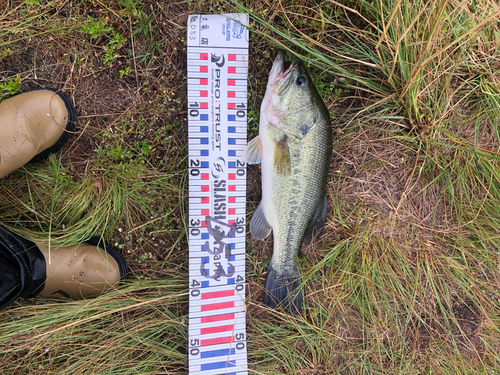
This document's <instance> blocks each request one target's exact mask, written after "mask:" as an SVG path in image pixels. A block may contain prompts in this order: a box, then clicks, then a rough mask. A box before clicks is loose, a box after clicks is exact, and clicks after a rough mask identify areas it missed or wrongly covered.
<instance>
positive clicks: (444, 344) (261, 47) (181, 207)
mask: <svg viewBox="0 0 500 375" xmlns="http://www.w3.org/2000/svg"><path fill="white" fill-rule="evenodd" d="M88 4H92V6H93V7H92V9H93V10H92V12H89V11H88V9H89V8H88ZM241 10H243V11H247V12H248V13H250V15H251V20H252V25H251V63H250V77H251V79H250V80H249V83H250V87H249V105H250V106H251V108H250V109H251V110H252V111H253V114H252V115H251V116H250V117H251V119H250V122H249V134H251V135H254V134H256V132H257V125H256V124H257V123H258V114H257V113H258V111H259V106H260V100H261V99H262V97H263V90H264V87H265V82H266V80H267V72H268V71H269V68H270V65H271V63H272V59H273V58H274V56H275V51H277V49H279V48H285V49H288V50H289V51H291V52H293V53H295V54H297V55H299V56H302V57H303V58H304V59H305V60H306V61H307V62H308V64H309V67H310V71H311V75H312V76H313V77H314V79H315V81H316V84H317V86H318V88H319V89H320V91H321V93H322V95H323V97H324V101H325V103H326V104H327V106H328V107H329V108H330V111H331V115H332V119H333V123H334V125H335V126H334V140H335V143H334V157H333V159H332V164H331V169H330V177H329V184H328V199H329V206H330V209H329V215H328V221H327V226H326V230H325V235H324V237H323V238H322V239H321V240H319V241H317V242H316V243H314V244H312V245H309V246H306V247H304V248H303V250H302V256H301V258H300V267H301V270H302V273H303V276H304V277H303V280H304V281H305V283H304V291H305V301H306V308H305V310H304V314H302V315H297V316H290V315H288V314H286V313H284V312H282V311H270V310H269V309H267V308H266V307H265V306H264V305H263V303H262V297H263V285H264V280H265V277H266V274H265V272H266V266H267V262H268V260H269V257H270V254H271V251H272V241H263V242H259V241H254V240H253V239H251V238H250V236H249V237H248V240H247V250H248V251H247V254H248V256H247V258H248V262H247V280H248V284H247V288H248V294H247V296H248V298H247V307H248V309H247V333H248V340H249V341H248V352H249V366H250V370H251V372H253V373H261V374H301V375H302V374H494V373H496V372H497V370H496V369H497V368H498V364H499V363H500V356H499V354H498V353H499V349H500V332H499V329H498V327H499V326H500V314H499V313H498V311H500V309H499V307H500V292H499V289H498V285H499V284H498V280H499V279H500V274H499V261H500V258H499V256H500V254H499V253H498V249H499V248H500V236H499V234H498V228H499V227H500V210H499V209H498V207H499V205H498V202H499V201H500V172H499V171H500V168H499V167H500V166H499V156H500V137H499V135H500V132H499V130H498V124H499V123H500V121H499V118H500V108H499V103H500V100H499V94H500V80H499V79H498V77H497V76H498V71H499V69H500V65H499V61H498V52H499V51H498V49H499V48H500V40H499V39H500V31H499V29H498V25H497V23H498V18H499V17H500V9H499V8H498V5H497V4H495V3H494V2H493V1H489V0H485V1H477V2H472V3H471V2H466V1H460V0H452V1H437V0H429V1H423V0H418V1H414V2H409V1H405V0H401V1H399V0H385V1H378V2H368V1H333V0H328V1H320V0H298V1H296V0H289V1H281V2H274V3H272V4H264V3H262V2H260V3H253V2H248V3H239V2H236V1H227V2H224V3H219V2H208V3H207V4H205V3H204V2H188V3H179V4H177V3H175V4H170V3H169V4H163V5H162V6H159V5H157V4H156V3H155V2H152V1H148V0H144V1H125V0H120V1H116V2H108V1H106V2H92V1H91V2H86V1H76V2H73V4H72V8H71V9H69V7H68V6H67V4H65V3H60V2H57V1H56V2H46V3H44V4H41V2H36V1H24V2H23V1H20V2H18V3H16V4H15V5H11V6H10V7H9V8H8V10H7V11H6V12H5V13H2V15H1V16H0V22H2V23H3V25H5V29H6V30H10V31H11V32H10V33H4V34H2V35H0V65H1V66H2V68H3V69H2V71H4V72H6V73H5V76H4V77H3V78H4V79H3V80H2V85H1V86H0V89H1V90H2V93H1V95H9V94H12V92H14V91H16V90H18V89H19V86H18V85H19V84H20V85H21V87H20V88H21V90H25V89H29V88H34V87H40V86H43V85H47V84H48V83H50V84H55V85H56V86H57V87H58V88H61V89H64V91H65V92H67V93H69V95H70V96H71V97H72V98H73V99H74V100H75V102H76V104H77V110H78V113H79V126H78V128H77V134H75V136H74V137H73V140H72V141H71V142H70V144H69V145H67V146H66V147H65V149H63V151H62V153H60V154H58V155H57V156H55V157H51V158H50V159H49V160H48V161H47V162H45V163H39V164H36V165H30V166H26V167H25V168H24V169H22V170H20V171H17V172H15V173H13V174H11V175H10V176H8V177H6V178H4V179H2V184H1V185H0V197H2V199H1V200H0V222H1V223H2V225H4V226H7V227H8V228H9V229H12V230H13V231H15V232H16V233H19V234H22V235H25V236H30V237H32V238H33V237H34V238H37V239H38V240H40V241H47V240H48V238H49V236H50V239H51V242H52V241H55V243H61V244H69V243H75V242H79V241H81V240H82V239H86V238H88V237H89V236H93V235H97V236H102V237H104V238H105V239H106V240H107V241H109V242H111V243H112V244H113V245H115V246H116V247H118V248H119V249H120V250H121V251H122V253H123V254H124V255H125V256H126V258H127V260H128V262H129V266H130V268H131V270H132V275H131V278H130V280H129V281H127V283H126V285H125V286H124V288H122V289H119V290H117V291H113V292H111V293H107V294H106V295H103V296H101V297H99V298H96V299H93V300H88V301H77V302H57V301H50V300H43V299H34V300H31V301H17V302H15V303H14V304H13V305H12V306H11V307H9V308H8V309H6V310H4V311H2V315H1V317H0V327H1V328H0V332H1V333H0V368H1V369H2V371H0V372H3V373H6V374H25V373H30V374H31V373H33V374H49V373H62V374H66V373H67V374H75V373H76V374H79V373H81V374H87V373H96V374H105V373H106V374H108V373H109V374H113V373H117V374H152V373H155V374H156V373H158V374H160V373H163V374H185V373H187V356H186V342H187V301H188V298H187V274H188V271H187V270H188V265H187V237H186V236H185V227H184V226H185V224H184V223H185V220H186V214H187V212H188V211H187V203H188V201H187V186H186V174H185V160H186V154H187V149H186V147H185V144H186V139H187V138H186V137H187V124H186V119H185V117H186V115H185V109H184V107H183V106H184V103H185V100H186V95H185V80H184V78H183V76H185V66H184V61H185V40H184V39H183V37H184V35H185V24H186V22H185V20H186V17H187V15H188V13H190V12H191V13H196V12H218V13H221V12H232V11H241ZM89 17H90V18H89ZM42 25H43V26H44V27H45V26H46V28H44V27H42ZM113 40H115V42H116V43H115V42H114V41H113ZM41 47H43V49H41ZM40 51H50V52H47V53H42V52H40ZM179 72H181V74H179ZM18 76H19V77H20V78H19V79H18V78H16V77H18ZM248 185H249V195H248V200H249V202H248V205H247V208H248V210H247V211H248V212H249V216H248V218H250V214H251V213H252V211H253V209H254V207H255V204H254V202H255V203H257V202H258V201H259V200H260V199H259V191H260V188H259V172H258V170H257V169H256V168H249V180H248Z"/></svg>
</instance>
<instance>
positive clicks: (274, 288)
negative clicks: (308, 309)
mask: <svg viewBox="0 0 500 375" xmlns="http://www.w3.org/2000/svg"><path fill="white" fill-rule="evenodd" d="M300 284H301V280H300V274H299V270H298V269H297V268H296V267H295V268H293V269H291V270H289V271H286V272H277V271H276V269H275V268H273V266H272V263H271V264H269V267H268V269H267V280H266V294H265V296H264V303H265V304H266V305H267V306H269V307H271V308H273V309H274V308H277V307H284V308H285V309H287V310H288V311H290V312H292V313H293V314H298V313H299V312H300V311H301V309H302V290H301V289H300V288H299V287H300Z"/></svg>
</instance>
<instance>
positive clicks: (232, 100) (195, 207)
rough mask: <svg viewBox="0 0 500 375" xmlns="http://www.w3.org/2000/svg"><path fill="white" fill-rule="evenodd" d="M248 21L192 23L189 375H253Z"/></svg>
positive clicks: (235, 17)
mask: <svg viewBox="0 0 500 375" xmlns="http://www.w3.org/2000/svg"><path fill="white" fill-rule="evenodd" d="M247 25H248V16H247V15H246V14H225V15H191V16H190V17H189V19H188V32H187V42H188V43H187V46H188V48H187V55H188V59H187V64H188V77H187V78H188V126H189V373H190V374H203V375H208V374H247V373H248V371H247V351H246V346H247V345H246V327H245V224H246V223H245V204H246V164H245V163H243V162H242V161H241V155H242V154H243V151H244V149H245V147H246V144H247V75H248V74H247V73H248V29H247V28H246V26H247Z"/></svg>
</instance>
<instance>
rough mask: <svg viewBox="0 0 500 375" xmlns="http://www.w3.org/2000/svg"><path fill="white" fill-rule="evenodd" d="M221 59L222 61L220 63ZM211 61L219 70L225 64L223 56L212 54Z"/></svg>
mask: <svg viewBox="0 0 500 375" xmlns="http://www.w3.org/2000/svg"><path fill="white" fill-rule="evenodd" d="M221 59H222V61H220V60H221ZM211 61H212V62H213V63H215V65H217V66H218V67H219V68H222V67H223V66H224V63H225V62H226V60H225V58H224V55H221V56H217V55H216V54H215V53H212V57H211Z"/></svg>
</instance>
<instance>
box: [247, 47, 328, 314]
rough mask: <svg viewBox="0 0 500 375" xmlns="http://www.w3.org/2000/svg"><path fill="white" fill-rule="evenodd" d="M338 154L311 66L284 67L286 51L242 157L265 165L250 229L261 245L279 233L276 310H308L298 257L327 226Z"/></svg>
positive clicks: (273, 277)
mask: <svg viewBox="0 0 500 375" xmlns="http://www.w3.org/2000/svg"><path fill="white" fill-rule="evenodd" d="M331 155H332V131H331V123H330V116H329V113H328V109H327V108H326V106H325V103H324V102H323V100H322V99H321V96H320V95H319V93H318V90H317V89H316V87H315V86H314V83H313V82H312V80H311V77H310V76H309V73H308V72H307V69H306V67H305V66H304V63H303V62H302V61H301V60H299V59H294V60H293V61H292V63H291V65H290V67H289V68H288V69H286V70H285V53H284V51H280V52H279V53H278V56H277V57H276V60H275V61H274V64H273V67H272V69H271V72H270V74H269V80H268V84H267V90H266V94H265V96H264V100H263V102H262V105H261V111H260V124H259V136H258V137H256V138H254V139H253V140H252V141H251V142H250V143H249V144H248V146H247V148H246V150H245V152H244V154H243V160H245V161H246V162H247V163H248V164H258V163H261V166H262V201H261V202H260V204H259V206H258V207H257V209H256V211H255V213H254V215H253V216H252V219H251V221H250V232H251V233H252V236H253V237H254V238H255V239H258V240H263V239H265V238H267V237H268V236H269V234H270V233H271V231H272V232H273V237H274V252H273V256H272V259H271V262H270V263H269V267H268V272H267V280H266V294H265V297H264V302H265V304H266V305H267V306H269V307H272V308H275V307H277V306H280V305H281V306H284V307H285V308H287V309H288V310H289V311H292V312H293V313H298V312H299V311H300V310H301V307H302V299H303V296H302V295H303V293H302V290H301V289H300V288H299V287H300V284H301V279H300V274H299V270H298V267H297V257H298V253H299V250H300V248H301V247H302V244H303V243H304V242H306V243H308V242H309V241H310V240H311V238H312V236H313V234H314V233H315V232H316V231H319V230H320V229H321V228H322V227H323V225H324V223H325V221H326V215H327V209H328V203H327V199H326V195H325V193H326V183H327V177H328V168H329V164H330V159H331Z"/></svg>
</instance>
